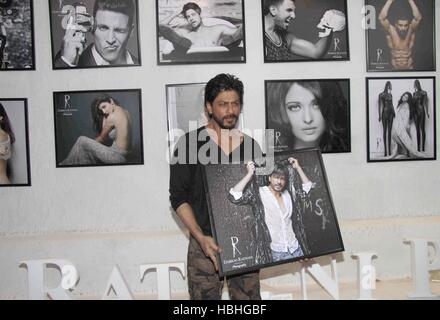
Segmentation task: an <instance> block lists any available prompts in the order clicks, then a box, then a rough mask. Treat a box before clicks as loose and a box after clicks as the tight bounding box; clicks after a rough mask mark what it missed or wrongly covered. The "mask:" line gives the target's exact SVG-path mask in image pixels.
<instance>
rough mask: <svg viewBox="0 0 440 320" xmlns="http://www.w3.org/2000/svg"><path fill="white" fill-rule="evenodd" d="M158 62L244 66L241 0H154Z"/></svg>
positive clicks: (243, 25) (242, 0)
mask: <svg viewBox="0 0 440 320" xmlns="http://www.w3.org/2000/svg"><path fill="white" fill-rule="evenodd" d="M156 13H157V15H156V16H157V50H158V51H157V63H158V64H159V65H169V64H194V63H245V62H246V41H245V21H244V0H230V1H203V0H194V1H189V0H188V1H181V0H156Z"/></svg>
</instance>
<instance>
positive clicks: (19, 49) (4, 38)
mask: <svg viewBox="0 0 440 320" xmlns="http://www.w3.org/2000/svg"><path fill="white" fill-rule="evenodd" d="M35 68H36V67H35V38H34V7H33V0H11V1H3V2H2V3H1V4H0V72H1V71H32V70H35Z"/></svg>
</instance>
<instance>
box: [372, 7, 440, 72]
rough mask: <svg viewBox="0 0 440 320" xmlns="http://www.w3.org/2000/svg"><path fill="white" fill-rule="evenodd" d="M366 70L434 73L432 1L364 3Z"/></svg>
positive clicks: (433, 13)
mask: <svg viewBox="0 0 440 320" xmlns="http://www.w3.org/2000/svg"><path fill="white" fill-rule="evenodd" d="M365 8H366V10H365V14H366V16H365V30H366V42H367V71H369V72H372V71H379V72H391V71H395V72H401V71H435V70H436V66H435V1H434V0H423V1H421V0H365Z"/></svg>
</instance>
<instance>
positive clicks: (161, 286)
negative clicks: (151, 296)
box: [139, 262, 186, 300]
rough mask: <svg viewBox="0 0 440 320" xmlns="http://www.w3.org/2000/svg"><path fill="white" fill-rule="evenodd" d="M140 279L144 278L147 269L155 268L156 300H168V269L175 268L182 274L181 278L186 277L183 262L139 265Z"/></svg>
mask: <svg viewBox="0 0 440 320" xmlns="http://www.w3.org/2000/svg"><path fill="white" fill-rule="evenodd" d="M139 268H140V277H141V281H142V280H143V279H144V276H145V273H146V272H147V271H149V270H153V269H154V270H156V273H157V299H158V300H170V299H171V288H170V270H171V269H177V270H178V271H180V273H181V274H182V276H183V278H185V277H186V272H185V263H183V262H180V263H162V264H144V265H141V266H140V267H139Z"/></svg>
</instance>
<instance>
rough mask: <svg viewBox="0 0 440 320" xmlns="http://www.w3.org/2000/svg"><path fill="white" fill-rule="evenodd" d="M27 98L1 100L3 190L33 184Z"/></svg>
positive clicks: (0, 143)
mask: <svg viewBox="0 0 440 320" xmlns="http://www.w3.org/2000/svg"><path fill="white" fill-rule="evenodd" d="M28 130H29V129H28V111H27V99H3V98H0V187H23V186H30V185H31V172H30V160H29V131H28Z"/></svg>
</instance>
